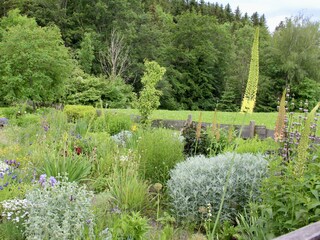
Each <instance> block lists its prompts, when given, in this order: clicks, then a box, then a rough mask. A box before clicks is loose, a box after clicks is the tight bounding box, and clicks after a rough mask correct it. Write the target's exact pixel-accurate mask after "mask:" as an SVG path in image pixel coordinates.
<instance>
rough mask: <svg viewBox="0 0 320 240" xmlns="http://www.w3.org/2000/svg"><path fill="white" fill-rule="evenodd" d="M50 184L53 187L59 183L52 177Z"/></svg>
mask: <svg viewBox="0 0 320 240" xmlns="http://www.w3.org/2000/svg"><path fill="white" fill-rule="evenodd" d="M49 182H50V185H51V186H52V187H53V186H54V185H56V184H57V182H58V181H57V179H55V178H54V177H50V179H49Z"/></svg>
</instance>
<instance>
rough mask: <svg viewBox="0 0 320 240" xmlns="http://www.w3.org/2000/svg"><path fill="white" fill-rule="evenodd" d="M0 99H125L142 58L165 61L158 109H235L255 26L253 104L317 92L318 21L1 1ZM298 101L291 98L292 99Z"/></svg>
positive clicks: (157, 4) (262, 106) (114, 0)
mask: <svg viewBox="0 0 320 240" xmlns="http://www.w3.org/2000/svg"><path fill="white" fill-rule="evenodd" d="M0 16H1V21H0V85H1V88H0V104H1V105H4V106H5V105H10V104H14V103H17V102H19V101H22V100H26V99H29V100H32V101H35V102H41V103H44V102H62V103H68V104H90V105H96V104H100V103H101V102H102V103H103V104H104V105H107V106H108V107H128V106H129V105H130V102H131V101H132V100H133V99H134V98H135V96H136V94H135V93H137V94H139V91H140V89H141V81H140V80H141V77H142V74H143V72H144V61H145V60H154V61H156V62H157V63H159V64H160V65H161V66H162V67H165V68H166V73H165V76H164V78H163V79H162V80H161V81H160V82H159V84H158V86H157V88H158V89H159V90H161V92H162V96H161V105H160V107H161V108H164V109H171V110H175V109H191V110H198V109H203V110H213V109H215V108H218V109H219V110H223V111H236V110H238V109H239V107H240V103H241V100H242V98H243V94H244V91H245V87H246V81H247V79H248V71H249V64H250V58H251V47H252V42H253V36H254V33H255V28H256V27H259V28H260V39H259V41H260V42H259V59H260V76H259V86H258V94H257V103H256V109H255V110H256V111H275V109H276V106H277V102H278V98H279V96H281V93H282V91H283V89H284V88H285V86H286V85H290V88H291V96H293V97H294V98H295V100H296V102H297V103H299V102H300V101H305V100H308V101H309V105H310V107H312V106H313V105H314V104H313V103H315V102H317V101H319V96H320V71H319V69H320V32H319V26H320V25H319V23H318V22H312V21H310V20H309V19H308V18H306V17H304V16H297V17H292V18H290V19H286V20H284V21H283V22H281V23H279V25H278V27H277V28H276V30H275V32H273V33H270V31H269V30H268V28H267V26H266V21H267V20H266V19H265V16H264V15H263V14H259V13H257V12H256V13H254V14H253V15H252V16H249V15H248V14H247V13H242V12H241V9H239V7H237V6H230V5H229V4H227V5H225V6H223V5H221V4H219V3H207V2H205V1H203V0H202V1H196V0H69V1H68V0H4V1H1V3H0ZM298 105H299V104H296V106H297V107H298Z"/></svg>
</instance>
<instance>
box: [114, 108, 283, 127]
mask: <svg viewBox="0 0 320 240" xmlns="http://www.w3.org/2000/svg"><path fill="white" fill-rule="evenodd" d="M109 111H111V112H121V113H127V114H133V115H138V114H139V112H138V110H136V109H109ZM201 112H202V121H203V122H208V123H211V122H212V120H213V115H214V111H201ZM199 114H200V111H188V110H181V111H170V110H156V111H154V113H153V114H152V116H151V118H152V119H172V120H187V118H188V116H189V115H191V116H192V119H193V120H195V121H197V119H198V118H199ZM276 118H277V112H269V113H264V112H263V113H252V114H248V116H246V119H247V120H248V121H247V122H245V124H249V122H250V121H255V123H256V125H264V126H266V127H267V128H269V129H273V128H274V127H275V122H276ZM217 121H218V123H220V124H234V125H241V124H242V121H243V114H242V113H239V112H218V113H217Z"/></svg>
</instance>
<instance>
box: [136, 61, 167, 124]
mask: <svg viewBox="0 0 320 240" xmlns="http://www.w3.org/2000/svg"><path fill="white" fill-rule="evenodd" d="M144 64H145V67H146V72H145V74H144V75H143V77H142V79H141V83H142V84H143V89H142V91H141V92H140V96H139V99H138V101H137V108H138V110H139V112H140V114H141V122H142V123H143V124H146V125H148V124H149V123H150V115H151V113H152V111H153V110H155V109H157V108H158V107H159V106H160V95H161V91H159V90H157V89H156V85H157V83H158V82H159V81H160V80H161V78H162V77H163V75H164V73H165V72H166V69H165V68H164V67H160V65H159V64H158V63H157V62H155V61H151V62H149V61H145V63H144Z"/></svg>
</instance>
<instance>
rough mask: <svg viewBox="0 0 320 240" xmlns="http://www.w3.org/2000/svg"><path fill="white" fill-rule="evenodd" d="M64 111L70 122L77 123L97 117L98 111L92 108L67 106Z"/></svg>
mask: <svg viewBox="0 0 320 240" xmlns="http://www.w3.org/2000/svg"><path fill="white" fill-rule="evenodd" d="M63 111H64V112H65V113H66V115H67V116H68V120H69V121H76V120H78V119H80V118H88V119H90V118H91V117H95V116H96V114H97V113H96V110H95V109H94V107H92V106H81V105H66V106H65V107H64V109H63Z"/></svg>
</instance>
